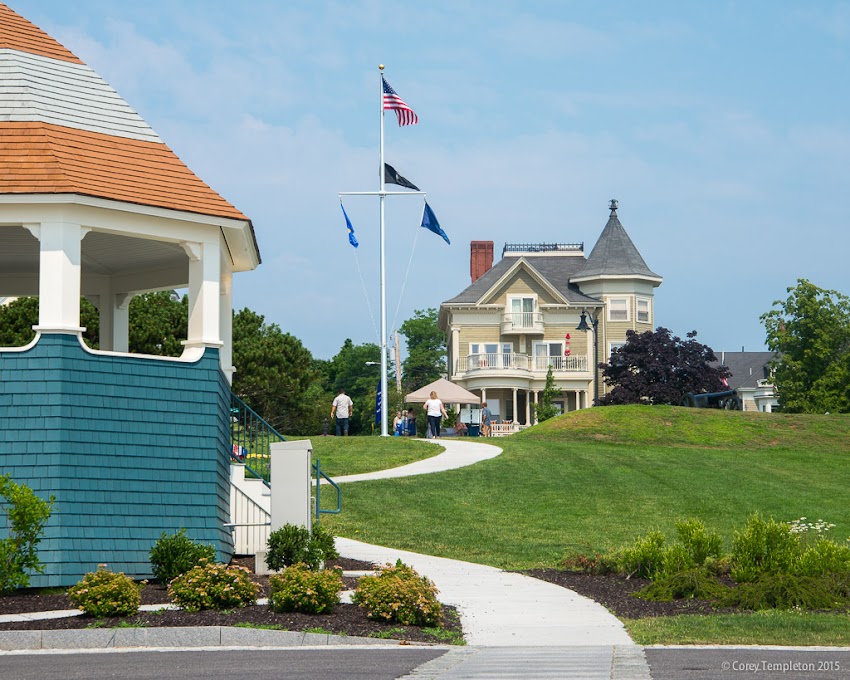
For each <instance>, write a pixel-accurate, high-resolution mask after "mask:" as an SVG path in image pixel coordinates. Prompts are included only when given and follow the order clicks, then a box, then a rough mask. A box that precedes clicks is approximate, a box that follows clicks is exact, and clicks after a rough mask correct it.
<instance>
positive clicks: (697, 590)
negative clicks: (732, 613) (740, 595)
mask: <svg viewBox="0 0 850 680" xmlns="http://www.w3.org/2000/svg"><path fill="white" fill-rule="evenodd" d="M728 590H729V589H728V588H727V587H726V586H724V585H723V584H722V583H720V581H718V580H717V577H715V576H713V575H711V574H710V573H708V571H707V570H706V569H705V568H704V567H700V568H696V569H688V570H686V571H679V572H677V573H674V574H670V575H665V576H661V577H660V578H658V579H656V580H655V581H653V582H652V583H650V584H649V585H648V586H646V587H645V588H643V589H642V590H639V591H638V592H636V593H635V594H634V595H635V597H639V598H641V599H643V600H655V601H659V602H669V601H671V600H683V599H690V598H696V599H699V600H718V599H721V598H723V597H725V596H726V593H727V591H728Z"/></svg>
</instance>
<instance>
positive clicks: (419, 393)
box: [404, 378, 481, 404]
mask: <svg viewBox="0 0 850 680" xmlns="http://www.w3.org/2000/svg"><path fill="white" fill-rule="evenodd" d="M431 392H436V393H437V397H439V399H440V401H442V402H443V403H446V404H480V403H481V397H479V396H478V395H477V394H473V393H472V392H469V391H468V390H465V389H463V388H462V387H461V386H460V385H455V384H454V383H452V382H449V381H448V380H446V379H445V378H440V379H439V380H435V381H434V382H432V383H430V384H428V385H425V387H420V388H419V389H418V390H416V391H415V392H411V393H410V394H408V395H407V396H406V397H405V398H404V400H405V402H407V403H408V404H412V403H422V404H424V403H425V402H426V401H428V400H429V399H430V398H431Z"/></svg>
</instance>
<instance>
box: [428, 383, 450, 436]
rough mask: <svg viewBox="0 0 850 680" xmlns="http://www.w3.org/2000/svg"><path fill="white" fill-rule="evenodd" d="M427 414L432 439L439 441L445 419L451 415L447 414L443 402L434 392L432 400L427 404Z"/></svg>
mask: <svg viewBox="0 0 850 680" xmlns="http://www.w3.org/2000/svg"><path fill="white" fill-rule="evenodd" d="M424 408H425V413H426V414H427V415H428V429H429V431H430V432H431V438H432V439H439V437H440V425H441V424H442V421H443V418H448V417H449V414H448V413H446V407H445V406H443V402H442V401H440V400H439V399H438V398H437V393H436V392H434V391H432V392H431V398H430V399H429V400H428V401H426V402H425V407H424Z"/></svg>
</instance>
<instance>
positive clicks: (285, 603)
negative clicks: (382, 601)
mask: <svg viewBox="0 0 850 680" xmlns="http://www.w3.org/2000/svg"><path fill="white" fill-rule="evenodd" d="M269 585H270V586H271V592H270V594H269V606H270V607H271V608H272V610H274V611H276V612H303V613H305V614H323V613H325V612H330V611H332V610H333V608H334V607H335V606H336V605H337V604H339V594H340V592H342V589H343V587H344V586H343V583H342V570H341V569H323V570H321V571H314V570H312V569H310V567H309V566H308V565H306V564H293V565H292V566H291V567H287V568H286V569H285V570H284V571H283V573H281V574H273V575H272V576H271V577H270V579H269Z"/></svg>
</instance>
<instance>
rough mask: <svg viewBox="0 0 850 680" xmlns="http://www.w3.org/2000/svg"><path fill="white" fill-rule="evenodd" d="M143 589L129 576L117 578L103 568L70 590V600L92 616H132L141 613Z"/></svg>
mask: <svg viewBox="0 0 850 680" xmlns="http://www.w3.org/2000/svg"><path fill="white" fill-rule="evenodd" d="M141 587H142V586H140V585H137V584H136V583H135V582H134V581H133V579H131V578H130V577H129V576H125V575H124V574H123V573H121V572H119V573H117V574H116V573H115V572H112V571H110V570H109V569H107V568H106V565H103V564H101V565H99V566H98V568H97V571H94V572H89V573H88V574H86V575H85V576H83V578H82V580H81V581H80V582H79V583H77V584H76V585H73V586H71V587H70V588H68V596H69V597H70V598H71V602H73V603H74V604H75V605H76V606H77V607H78V608H79V609H81V610H82V611H84V612H85V613H86V614H88V615H89V616H97V617H98V618H103V617H106V616H129V615H131V614H135V613H136V612H138V611H139V605H141V603H142V595H141Z"/></svg>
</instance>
